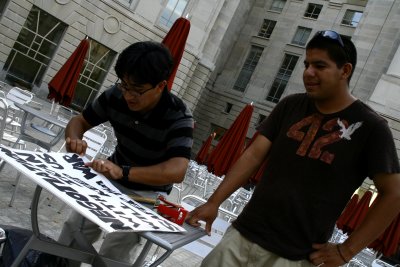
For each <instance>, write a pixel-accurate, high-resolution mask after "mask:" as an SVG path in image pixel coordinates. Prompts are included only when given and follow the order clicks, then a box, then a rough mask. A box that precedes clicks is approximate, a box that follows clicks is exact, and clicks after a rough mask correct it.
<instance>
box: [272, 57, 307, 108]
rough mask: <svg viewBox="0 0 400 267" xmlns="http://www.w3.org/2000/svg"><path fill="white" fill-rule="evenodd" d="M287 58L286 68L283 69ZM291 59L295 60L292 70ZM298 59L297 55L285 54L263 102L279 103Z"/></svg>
mask: <svg viewBox="0 0 400 267" xmlns="http://www.w3.org/2000/svg"><path fill="white" fill-rule="evenodd" d="M288 57H291V58H290V59H289V62H288V63H287V68H285V66H284V65H285V64H286V60H287V58H288ZM293 59H296V61H295V62H294V66H293V68H292V69H290V66H291V64H292V60H293ZM299 59H300V56H298V55H294V54H289V53H285V56H284V58H283V60H282V63H281V65H280V67H279V70H278V72H277V73H276V75H275V78H274V80H273V82H272V84H271V87H270V89H269V92H268V94H267V97H266V98H265V100H267V101H270V102H273V103H278V102H279V100H280V99H281V97H282V95H283V93H284V92H285V89H286V87H287V85H288V84H289V81H290V78H291V77H292V74H293V72H294V70H295V69H296V66H297V62H298V61H299ZM288 73H289V74H288ZM276 83H278V84H277V87H276V88H274V87H275V84H276ZM282 85H283V87H282Z"/></svg>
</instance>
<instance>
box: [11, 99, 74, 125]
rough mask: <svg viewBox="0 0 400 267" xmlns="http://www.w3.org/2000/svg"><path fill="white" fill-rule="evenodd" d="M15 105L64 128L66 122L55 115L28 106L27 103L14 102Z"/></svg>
mask: <svg viewBox="0 0 400 267" xmlns="http://www.w3.org/2000/svg"><path fill="white" fill-rule="evenodd" d="M15 106H16V107H18V108H19V109H22V110H23V111H25V112H27V113H30V114H32V115H34V116H36V117H38V118H40V119H43V120H45V121H48V122H50V123H53V124H55V125H57V126H59V127H62V128H65V127H66V126H67V123H65V122H64V121H62V120H59V119H58V118H57V117H56V116H54V115H51V114H49V113H47V112H44V111H41V110H37V109H35V108H33V107H30V106H29V105H26V104H19V103H15Z"/></svg>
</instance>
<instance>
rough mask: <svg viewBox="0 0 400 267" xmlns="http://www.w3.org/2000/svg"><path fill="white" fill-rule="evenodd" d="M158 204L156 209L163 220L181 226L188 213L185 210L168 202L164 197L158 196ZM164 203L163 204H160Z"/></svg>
mask: <svg viewBox="0 0 400 267" xmlns="http://www.w3.org/2000/svg"><path fill="white" fill-rule="evenodd" d="M158 200H159V202H160V203H159V204H158V207H157V211H158V213H159V214H160V215H161V216H163V217H164V218H165V219H167V220H169V221H171V222H173V223H176V224H179V225H182V224H183V222H184V221H185V218H186V215H187V214H188V211H187V210H185V209H184V208H183V207H182V206H181V205H179V204H175V203H172V202H169V201H168V200H166V199H165V198H164V196H158ZM161 202H164V203H165V204H163V203H161Z"/></svg>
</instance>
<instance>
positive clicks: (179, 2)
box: [160, 0, 188, 28]
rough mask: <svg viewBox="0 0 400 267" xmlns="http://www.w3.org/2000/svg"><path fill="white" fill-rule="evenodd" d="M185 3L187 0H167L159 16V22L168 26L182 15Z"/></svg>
mask: <svg viewBox="0 0 400 267" xmlns="http://www.w3.org/2000/svg"><path fill="white" fill-rule="evenodd" d="M187 3H188V0H168V3H167V5H166V7H165V8H164V10H163V12H162V14H161V17H160V24H161V25H164V26H166V27H167V28H170V27H171V26H172V24H174V22H175V20H177V19H178V18H179V17H181V16H182V14H183V12H184V11H185V8H186V5H187Z"/></svg>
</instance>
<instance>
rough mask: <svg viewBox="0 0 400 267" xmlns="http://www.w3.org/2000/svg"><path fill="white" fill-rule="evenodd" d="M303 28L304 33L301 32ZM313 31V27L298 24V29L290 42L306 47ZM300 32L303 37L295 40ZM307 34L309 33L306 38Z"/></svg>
mask: <svg viewBox="0 0 400 267" xmlns="http://www.w3.org/2000/svg"><path fill="white" fill-rule="evenodd" d="M301 30H302V31H303V32H302V33H300V32H299V31H301ZM307 31H308V32H307ZM311 32H312V29H311V28H307V27H304V26H298V27H297V29H296V32H295V33H294V35H293V38H292V41H291V42H290V43H291V44H293V45H298V46H302V47H304V46H305V45H306V44H307V41H308V39H309V38H310V35H311ZM299 34H301V37H300V40H298V41H297V40H295V38H296V37H297V36H298V35H299ZM306 34H308V35H307V38H305V39H304V36H305V35H306Z"/></svg>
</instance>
